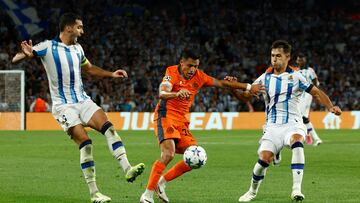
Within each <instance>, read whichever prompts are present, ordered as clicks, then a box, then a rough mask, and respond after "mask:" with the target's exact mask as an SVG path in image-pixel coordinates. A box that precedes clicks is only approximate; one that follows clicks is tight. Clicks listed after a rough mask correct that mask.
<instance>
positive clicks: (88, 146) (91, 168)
mask: <svg viewBox="0 0 360 203" xmlns="http://www.w3.org/2000/svg"><path fill="white" fill-rule="evenodd" d="M68 133H69V134H70V135H71V137H72V139H73V140H74V141H75V142H76V143H77V144H78V145H79V150H80V166H81V170H82V172H83V174H84V178H85V181H86V183H87V185H88V187H89V192H90V200H91V202H110V201H111V198H110V197H107V196H105V195H103V194H101V193H100V192H99V189H98V187H97V185H96V172H95V162H94V159H93V154H92V149H93V147H92V141H91V139H90V138H89V137H88V135H87V133H86V131H85V129H84V127H83V126H82V125H80V124H79V125H76V126H74V127H72V128H70V129H69V130H68Z"/></svg>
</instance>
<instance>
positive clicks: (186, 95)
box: [176, 89, 190, 99]
mask: <svg viewBox="0 0 360 203" xmlns="http://www.w3.org/2000/svg"><path fill="white" fill-rule="evenodd" d="M176 97H178V98H180V99H189V98H190V91H189V90H186V89H181V90H179V91H178V92H177V93H176Z"/></svg>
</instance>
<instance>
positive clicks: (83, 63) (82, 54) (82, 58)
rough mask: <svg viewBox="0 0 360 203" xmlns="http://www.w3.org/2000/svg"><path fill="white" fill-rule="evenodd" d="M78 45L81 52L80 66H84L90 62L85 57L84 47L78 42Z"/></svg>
mask: <svg viewBox="0 0 360 203" xmlns="http://www.w3.org/2000/svg"><path fill="white" fill-rule="evenodd" d="M79 47H80V52H81V56H80V61H81V66H85V65H87V64H88V63H90V62H89V60H88V59H87V58H86V56H85V53H84V49H83V48H82V46H81V45H80V44H79Z"/></svg>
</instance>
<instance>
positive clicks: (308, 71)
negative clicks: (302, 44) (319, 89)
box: [300, 66, 317, 85]
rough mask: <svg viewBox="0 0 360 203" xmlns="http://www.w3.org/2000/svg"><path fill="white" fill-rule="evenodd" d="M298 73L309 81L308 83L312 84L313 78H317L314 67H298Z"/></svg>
mask: <svg viewBox="0 0 360 203" xmlns="http://www.w3.org/2000/svg"><path fill="white" fill-rule="evenodd" d="M300 73H301V75H303V76H304V77H305V79H306V80H307V81H308V82H309V83H310V84H313V82H312V81H313V80H314V79H315V78H317V75H316V73H315V71H314V69H312V68H311V67H309V66H308V67H307V68H304V69H300ZM313 85H316V84H313Z"/></svg>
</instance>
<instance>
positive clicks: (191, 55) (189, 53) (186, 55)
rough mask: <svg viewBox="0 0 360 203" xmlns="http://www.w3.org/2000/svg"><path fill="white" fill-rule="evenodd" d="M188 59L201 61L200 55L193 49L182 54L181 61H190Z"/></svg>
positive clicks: (185, 50)
mask: <svg viewBox="0 0 360 203" xmlns="http://www.w3.org/2000/svg"><path fill="white" fill-rule="evenodd" d="M188 58H191V59H194V60H197V59H200V54H199V53H197V52H196V51H193V50H191V49H184V50H183V51H182V53H181V56H180V59H188Z"/></svg>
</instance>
